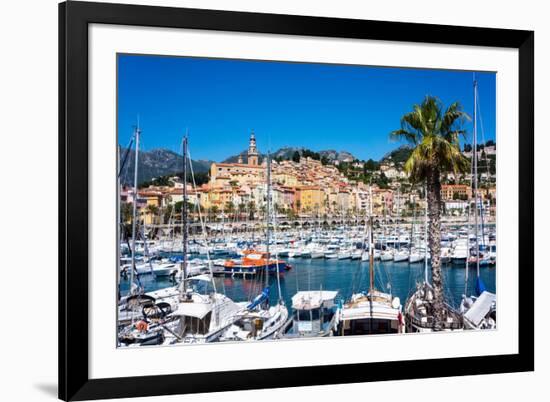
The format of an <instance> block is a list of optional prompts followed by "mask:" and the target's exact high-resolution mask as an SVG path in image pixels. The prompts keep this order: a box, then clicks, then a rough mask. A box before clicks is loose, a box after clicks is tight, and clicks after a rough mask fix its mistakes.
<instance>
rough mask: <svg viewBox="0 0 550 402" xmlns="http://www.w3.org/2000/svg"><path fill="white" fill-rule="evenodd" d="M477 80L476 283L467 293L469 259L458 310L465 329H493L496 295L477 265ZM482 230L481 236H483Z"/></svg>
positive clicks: (474, 162) (474, 172)
mask: <svg viewBox="0 0 550 402" xmlns="http://www.w3.org/2000/svg"><path fill="white" fill-rule="evenodd" d="M477 108H478V105H477V81H476V80H475V78H474V135H473V146H472V148H473V158H472V180H473V187H474V189H473V190H474V194H473V196H474V239H475V249H474V252H475V260H474V261H475V264H476V285H475V295H471V296H467V294H468V275H469V261H468V262H466V268H465V285H464V287H465V289H464V295H463V296H462V302H461V304H460V311H461V312H462V317H463V320H464V327H465V328H466V329H494V328H496V324H497V322H496V295H495V294H494V293H491V292H488V291H487V290H486V289H485V284H484V283H483V280H482V279H481V276H480V272H479V267H480V264H481V259H482V258H481V251H480V247H479V234H478V230H479V225H478V210H480V209H481V205H480V204H481V200H480V199H479V193H478V180H477V179H478V178H477ZM483 235H484V234H483V232H482V236H483Z"/></svg>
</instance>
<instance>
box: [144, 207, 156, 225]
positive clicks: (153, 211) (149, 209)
mask: <svg viewBox="0 0 550 402" xmlns="http://www.w3.org/2000/svg"><path fill="white" fill-rule="evenodd" d="M146 209H147V212H146V213H147V215H151V223H154V218H155V216H156V215H157V214H158V213H159V207H157V206H156V205H153V204H149V205H147V208H146Z"/></svg>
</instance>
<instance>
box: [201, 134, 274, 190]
mask: <svg viewBox="0 0 550 402" xmlns="http://www.w3.org/2000/svg"><path fill="white" fill-rule="evenodd" d="M264 176H265V168H264V167H262V166H259V165H258V150H257V149H256V138H255V136H254V132H252V134H250V143H249V147H248V161H247V163H243V160H242V157H241V156H240V155H239V160H238V163H212V165H211V166H210V186H211V187H213V188H216V187H217V188H220V187H227V186H230V185H232V184H235V185H238V186H242V185H245V184H254V183H257V182H259V181H265V179H264Z"/></svg>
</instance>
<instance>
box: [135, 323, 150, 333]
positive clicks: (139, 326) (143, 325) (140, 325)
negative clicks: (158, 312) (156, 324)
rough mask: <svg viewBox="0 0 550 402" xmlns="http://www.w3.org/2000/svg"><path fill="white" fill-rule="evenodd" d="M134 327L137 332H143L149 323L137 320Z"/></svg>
mask: <svg viewBox="0 0 550 402" xmlns="http://www.w3.org/2000/svg"><path fill="white" fill-rule="evenodd" d="M136 329H137V330H138V331H139V332H145V331H147V329H149V324H147V323H146V322H145V321H143V320H142V321H138V322H136Z"/></svg>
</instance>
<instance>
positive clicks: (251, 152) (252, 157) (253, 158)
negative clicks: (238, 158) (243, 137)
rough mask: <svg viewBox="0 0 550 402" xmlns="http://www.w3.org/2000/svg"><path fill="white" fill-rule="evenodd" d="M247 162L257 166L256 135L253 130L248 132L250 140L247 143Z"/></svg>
mask: <svg viewBox="0 0 550 402" xmlns="http://www.w3.org/2000/svg"><path fill="white" fill-rule="evenodd" d="M248 164H249V165H250V166H258V150H257V149H256V136H255V135H254V131H252V132H251V133H250V142H249V144H248Z"/></svg>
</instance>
